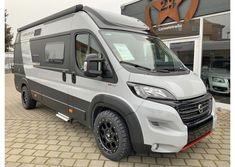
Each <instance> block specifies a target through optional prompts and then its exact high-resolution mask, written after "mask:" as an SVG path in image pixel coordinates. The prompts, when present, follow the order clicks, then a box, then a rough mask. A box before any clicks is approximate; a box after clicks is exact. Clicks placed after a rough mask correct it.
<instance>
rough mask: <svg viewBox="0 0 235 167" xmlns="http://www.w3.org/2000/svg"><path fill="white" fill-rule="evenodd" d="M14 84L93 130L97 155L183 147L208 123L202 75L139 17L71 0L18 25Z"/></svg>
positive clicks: (27, 101) (209, 106) (211, 107)
mask: <svg viewBox="0 0 235 167" xmlns="http://www.w3.org/2000/svg"><path fill="white" fill-rule="evenodd" d="M14 63H15V64H14V72H15V86H16V89H17V90H18V91H19V92H21V98H22V104H23V107H24V108H25V109H28V110H29V109H34V108H35V107H36V104H37V102H41V103H43V104H44V105H47V106H48V107H50V108H52V109H54V110H55V111H56V112H57V114H56V116H57V117H59V118H61V119H63V120H64V121H70V122H72V121H73V120H77V121H79V122H80V123H81V124H83V125H85V126H87V127H88V128H90V129H91V130H93V133H94V136H95V139H96V143H97V146H98V147H99V149H100V151H101V152H102V154H103V155H104V156H106V157H107V158H109V159H111V160H120V159H122V158H124V157H126V156H128V155H129V154H130V153H131V152H137V153H143V152H161V153H172V152H179V151H181V150H184V149H187V148H188V147H190V146H191V145H193V144H195V143H197V142H199V141H200V140H202V139H203V138H205V137H206V136H208V135H209V134H210V133H211V132H212V130H213V128H214V127H215V122H216V116H215V102H214V99H213V97H212V96H211V94H209V93H207V90H206V87H205V85H204V84H203V82H202V80H201V79H200V78H199V77H198V76H197V75H195V74H194V73H193V72H192V71H190V70H189V69H188V68H187V67H185V65H184V64H183V63H182V62H181V61H180V60H179V59H178V57H177V56H176V55H175V54H174V53H173V52H172V51H171V50H170V49H169V48H167V47H166V45H164V43H163V42H162V41H161V40H160V39H159V38H158V37H157V36H155V35H154V34H153V33H151V32H150V30H149V28H148V27H147V26H146V25H145V24H144V23H142V22H141V21H139V20H137V19H134V18H130V17H127V16H121V15H117V14H113V13H109V12H104V11H102V10H98V9H92V8H89V7H86V6H85V7H84V6H83V5H77V6H74V7H72V8H69V9H66V10H64V11H61V12H59V13H56V14H54V15H52V16H48V17H47V18H44V19H42V20H39V21H36V22H34V23H31V24H29V25H26V26H24V27H21V28H19V29H18V35H17V37H16V42H15V53H14Z"/></svg>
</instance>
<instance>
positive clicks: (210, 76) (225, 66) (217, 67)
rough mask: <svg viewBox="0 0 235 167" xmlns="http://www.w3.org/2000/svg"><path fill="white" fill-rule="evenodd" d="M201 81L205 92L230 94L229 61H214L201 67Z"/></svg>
mask: <svg viewBox="0 0 235 167" xmlns="http://www.w3.org/2000/svg"><path fill="white" fill-rule="evenodd" d="M202 79H203V81H204V83H205V85H206V87H207V90H209V91H211V92H215V93H219V94H230V61H229V60H226V59H216V60H214V61H212V62H211V63H210V64H209V66H203V67H202Z"/></svg>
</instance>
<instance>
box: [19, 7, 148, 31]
mask: <svg viewBox="0 0 235 167" xmlns="http://www.w3.org/2000/svg"><path fill="white" fill-rule="evenodd" d="M79 11H84V12H86V13H87V14H88V15H89V16H90V17H91V18H92V19H93V20H94V22H95V23H96V24H97V26H98V27H99V28H104V29H122V30H124V29H125V30H126V29H134V30H138V31H146V30H149V28H148V26H147V25H145V24H144V23H143V22H141V21H140V20H138V19H135V18H132V17H128V16H124V15H119V14H115V13H111V12H107V11H102V10H99V9H93V8H90V7H87V6H83V5H81V4H79V5H76V6H73V7H70V8H68V9H65V10H63V11H60V12H58V13H55V14H53V15H50V16H48V17H46V18H43V19H40V20H38V21H36V22H33V23H31V24H28V25H26V26H23V27H21V28H19V29H18V32H20V31H23V30H26V29H28V28H31V27H34V26H37V25H40V24H43V23H46V22H48V21H51V20H54V19H57V18H60V17H63V16H65V15H69V14H72V13H76V12H79Z"/></svg>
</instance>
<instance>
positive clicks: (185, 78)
mask: <svg viewBox="0 0 235 167" xmlns="http://www.w3.org/2000/svg"><path fill="white" fill-rule="evenodd" d="M129 81H130V82H134V83H140V84H144V85H150V86H155V87H158V88H163V89H165V90H167V91H169V92H170V93H171V94H173V95H174V96H175V98H176V99H177V100H183V99H191V98H194V97H199V96H201V95H204V94H206V88H205V86H204V84H203V82H202V81H201V79H199V77H198V76H197V75H195V74H193V73H192V72H191V73H190V74H185V75H174V76H168V75H167V74H166V75H165V76H157V77H156V76H153V75H145V77H144V78H143V75H139V74H135V73H132V74H131V75H130V80H129Z"/></svg>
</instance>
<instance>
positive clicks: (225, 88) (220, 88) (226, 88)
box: [209, 79, 230, 94]
mask: <svg viewBox="0 0 235 167" xmlns="http://www.w3.org/2000/svg"><path fill="white" fill-rule="evenodd" d="M209 89H210V91H212V92H215V93H220V94H229V93H230V81H229V80H227V79H225V82H224V83H217V82H213V81H212V80H210V85H209Z"/></svg>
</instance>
